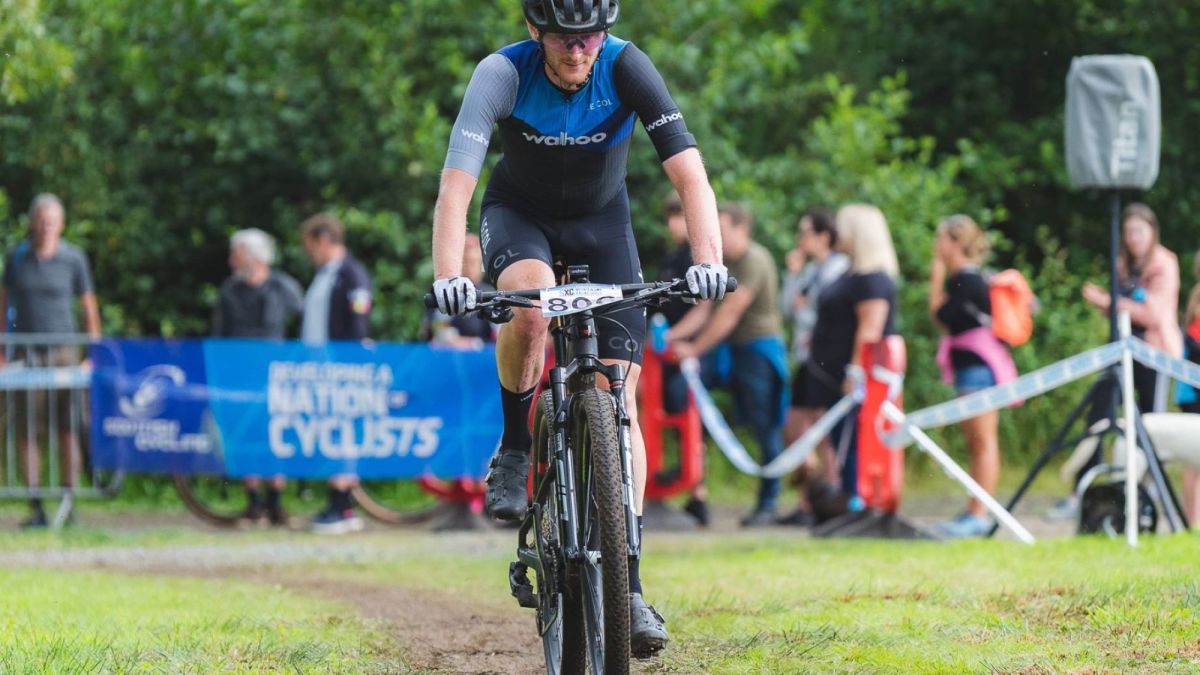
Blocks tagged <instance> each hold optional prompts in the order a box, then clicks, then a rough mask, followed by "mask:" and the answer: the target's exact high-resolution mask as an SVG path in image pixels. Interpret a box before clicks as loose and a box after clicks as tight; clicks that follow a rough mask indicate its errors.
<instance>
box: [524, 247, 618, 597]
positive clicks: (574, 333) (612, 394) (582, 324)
mask: <svg viewBox="0 0 1200 675" xmlns="http://www.w3.org/2000/svg"><path fill="white" fill-rule="evenodd" d="M580 276H582V277H583V278H582V279H581V278H579V277H580ZM568 278H569V280H570V281H572V282H577V281H586V272H583V273H581V272H579V271H578V270H574V269H573V270H570V271H569V273H568ZM550 334H551V337H552V340H553V344H554V357H555V366H554V367H553V368H551V369H550V377H549V381H550V382H549V391H550V395H551V399H552V401H553V410H554V417H553V421H552V425H553V426H552V428H551V432H550V438H551V457H550V458H549V459H550V466H549V467H548V469H547V471H548V472H550V471H553V472H554V474H553V475H547V476H544V477H542V478H541V480H540V481H539V482H538V484H537V490H538V494H535V495H534V500H533V508H531V509H530V511H529V513H528V514H526V516H525V521H524V522H523V523H522V524H521V530H520V534H519V540H520V543H519V545H518V549H517V556H518V559H519V560H520V561H521V562H522V563H524V564H525V565H526V566H528V567H529V568H531V569H534V570H536V571H537V572H538V573H539V574H542V575H543V578H545V576H546V572H547V570H545V569H544V568H543V566H542V551H540V550H539V548H540V539H539V540H537V542H538V546H535V547H531V546H529V544H528V539H527V537H528V534H529V532H530V530H533V529H535V528H536V530H537V531H538V532H540V531H541V521H542V514H541V509H540V508H539V506H538V505H539V504H540V503H541V501H542V498H544V497H545V496H546V495H545V494H544V491H545V490H548V489H549V486H550V485H552V484H553V485H556V486H557V488H558V495H557V500H558V507H559V508H558V512H559V514H560V518H561V522H559V523H558V524H557V528H558V531H559V541H560V542H561V544H562V547H563V557H564V558H565V559H566V560H567V561H569V562H574V563H582V562H585V559H588V560H587V561H589V562H595V560H596V559H598V556H599V552H598V551H587V550H585V548H584V544H583V543H581V542H580V540H579V523H580V522H581V520H580V514H579V508H578V507H579V503H580V502H579V500H578V486H577V485H576V480H575V477H576V475H577V474H576V473H575V452H574V450H575V448H572V447H571V446H570V440H569V429H568V426H569V423H570V417H571V416H570V412H571V404H572V401H573V398H574V396H575V394H576V393H577V390H582V389H586V388H589V387H579V388H578V389H577V390H573V389H572V386H571V384H572V382H578V381H579V380H583V379H588V377H589V376H590V377H592V378H594V377H595V375H596V374H600V375H603V376H604V377H605V378H606V379H607V380H608V383H609V389H608V392H609V398H610V399H611V400H612V402H613V405H614V406H615V410H616V416H617V425H618V434H617V437H618V446H619V448H620V452H621V478H622V482H623V484H624V489H625V499H624V504H625V530H626V541H627V543H628V548H629V555H631V556H635V557H636V556H640V555H641V537H640V535H639V533H638V530H637V514H636V512H635V504H636V502H635V499H634V493H633V455H632V452H633V444H632V433H631V429H632V422H631V420H630V418H629V411H628V409H627V408H626V405H625V377H626V373H625V368H624V367H623V366H622V365H621V364H619V363H615V364H611V365H610V364H606V363H604V362H603V361H601V360H600V357H599V356H598V343H597V339H596V320H595V315H594V314H593V312H592V311H591V310H587V311H584V312H580V313H579V314H573V315H570V316H569V317H560V318H556V319H553V320H552V321H551V325H550ZM564 363H565V364H566V365H562V364H564ZM548 422H550V421H549V420H548ZM554 477H557V479H558V480H556V481H551V480H548V479H549V478H554ZM560 581H561V580H560V579H555V580H554V582H555V583H556V584H557V583H559V582H560Z"/></svg>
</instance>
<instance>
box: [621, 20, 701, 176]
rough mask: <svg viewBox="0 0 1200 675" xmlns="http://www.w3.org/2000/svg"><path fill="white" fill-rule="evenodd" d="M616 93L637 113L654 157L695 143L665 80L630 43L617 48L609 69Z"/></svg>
mask: <svg viewBox="0 0 1200 675" xmlns="http://www.w3.org/2000/svg"><path fill="white" fill-rule="evenodd" d="M613 81H614V84H616V87H617V95H618V96H620V97H621V100H622V101H623V102H624V103H625V104H626V105H629V106H630V107H632V108H633V110H634V112H636V113H637V116H638V119H639V120H641V122H642V126H643V127H645V128H646V133H648V134H650V140H651V141H652V142H653V143H654V149H655V150H657V151H658V159H659V160H660V161H664V162H665V161H667V160H668V159H670V158H671V157H673V156H674V155H677V154H679V153H680V152H683V151H684V150H686V149H688V148H693V147H696V137H695V136H693V135H692V134H690V133H689V132H688V129H687V123H686V122H684V120H683V113H681V112H679V106H677V105H675V101H674V99H672V98H671V93H670V92H669V91H667V83H666V82H664V81H663V78H662V75H660V74H659V72H658V69H657V68H655V67H654V64H653V63H651V61H650V57H648V56H646V53H645V52H643V51H642V50H640V49H638V48H637V45H634V44H632V43H630V44H629V45H627V46H626V47H625V49H623V50H621V55H620V56H619V57H617V63H616V67H615V68H614V70H613Z"/></svg>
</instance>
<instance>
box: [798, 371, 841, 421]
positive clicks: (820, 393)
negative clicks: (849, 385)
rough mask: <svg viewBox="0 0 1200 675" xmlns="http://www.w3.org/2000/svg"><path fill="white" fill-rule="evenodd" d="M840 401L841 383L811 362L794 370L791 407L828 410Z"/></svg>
mask: <svg viewBox="0 0 1200 675" xmlns="http://www.w3.org/2000/svg"><path fill="white" fill-rule="evenodd" d="M841 399H842V383H841V382H840V381H838V380H837V379H836V378H835V377H834V376H832V375H829V374H828V373H826V372H825V371H824V370H822V369H821V368H820V367H819V366H816V365H814V364H813V363H811V362H805V363H802V364H801V365H800V366H798V367H797V368H796V374H795V376H794V377H793V379H792V407H793V408H819V409H822V410H828V409H829V408H832V407H833V405H834V404H835V403H837V402H838V401H840V400H841Z"/></svg>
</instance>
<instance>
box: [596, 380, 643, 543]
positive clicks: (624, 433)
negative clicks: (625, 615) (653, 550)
mask: <svg viewBox="0 0 1200 675" xmlns="http://www.w3.org/2000/svg"><path fill="white" fill-rule="evenodd" d="M605 375H606V376H607V377H608V382H609V393H611V394H612V397H613V404H614V405H615V406H616V409H617V410H616V412H617V444H618V446H619V448H620V452H621V480H622V482H623V483H624V487H625V499H624V502H625V532H626V541H627V543H628V546H629V555H630V556H631V557H634V558H640V557H641V555H642V537H641V533H640V532H638V527H637V500H636V495H635V494H634V486H633V421H632V420H631V419H630V417H629V410H628V409H627V408H626V406H625V369H624V368H622V367H621V365H620V364H614V365H612V366H610V367H609V368H607V369H606V372H605Z"/></svg>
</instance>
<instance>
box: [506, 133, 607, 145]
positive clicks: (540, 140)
mask: <svg viewBox="0 0 1200 675" xmlns="http://www.w3.org/2000/svg"><path fill="white" fill-rule="evenodd" d="M521 135H522V136H524V137H525V140H527V141H530V142H532V143H537V144H538V145H588V144H589V143H603V142H604V139H606V138H608V134H606V133H604V132H600V133H598V134H592V135H591V136H575V137H573V138H572V137H571V136H568V135H567V132H565V131H563V132H561V133H560V134H559V135H557V136H541V135H538V134H531V133H527V132H522V133H521Z"/></svg>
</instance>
